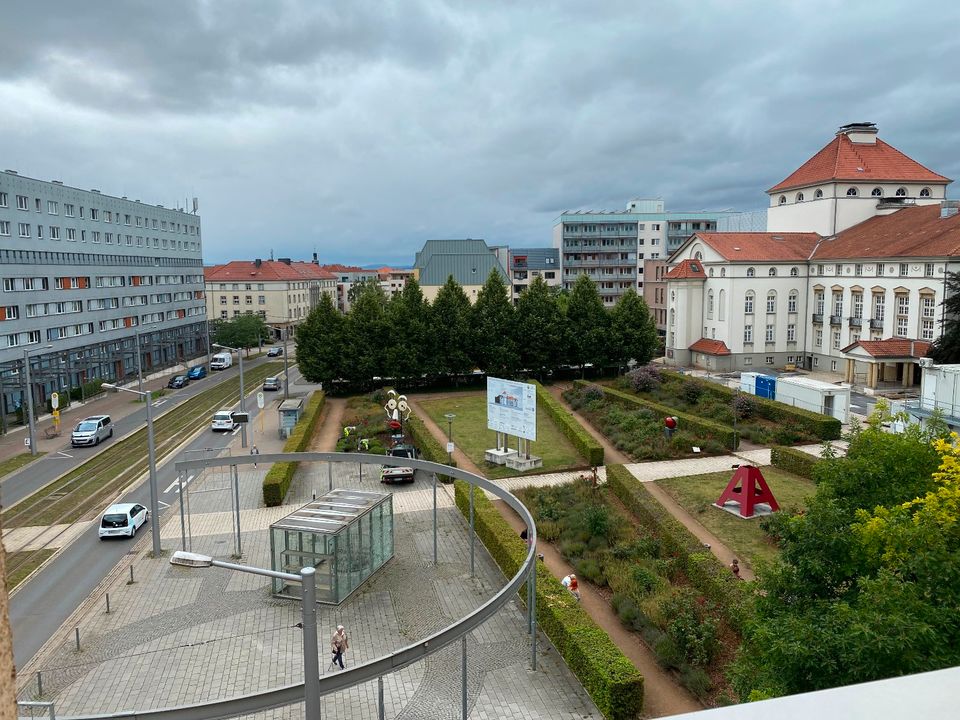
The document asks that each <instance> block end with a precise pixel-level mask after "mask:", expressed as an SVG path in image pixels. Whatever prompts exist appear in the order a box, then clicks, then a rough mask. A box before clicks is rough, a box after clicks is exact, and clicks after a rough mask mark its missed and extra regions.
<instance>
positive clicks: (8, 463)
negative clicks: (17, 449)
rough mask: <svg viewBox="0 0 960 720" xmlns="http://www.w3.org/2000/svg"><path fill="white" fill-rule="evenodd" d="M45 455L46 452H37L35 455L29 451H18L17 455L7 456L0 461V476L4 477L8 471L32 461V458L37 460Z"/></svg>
mask: <svg viewBox="0 0 960 720" xmlns="http://www.w3.org/2000/svg"><path fill="white" fill-rule="evenodd" d="M44 455H46V453H42V452H38V453H37V454H36V456H34V455H31V454H30V453H29V452H25V453H20V454H19V455H14V456H13V457H12V458H7V459H6V460H4V461H3V462H0V478H3V477H6V476H7V475H9V474H10V473H13V472H16V471H17V470H19V469H20V468H22V467H23V466H24V465H28V464H29V463H32V462H33V461H34V460H38V459H40V458H41V457H43V456H44Z"/></svg>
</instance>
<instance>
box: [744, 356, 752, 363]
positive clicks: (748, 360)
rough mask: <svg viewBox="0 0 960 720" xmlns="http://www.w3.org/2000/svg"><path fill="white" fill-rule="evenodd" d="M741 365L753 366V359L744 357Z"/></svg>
mask: <svg viewBox="0 0 960 720" xmlns="http://www.w3.org/2000/svg"><path fill="white" fill-rule="evenodd" d="M743 364H744V365H753V358H752V357H745V358H744V359H743Z"/></svg>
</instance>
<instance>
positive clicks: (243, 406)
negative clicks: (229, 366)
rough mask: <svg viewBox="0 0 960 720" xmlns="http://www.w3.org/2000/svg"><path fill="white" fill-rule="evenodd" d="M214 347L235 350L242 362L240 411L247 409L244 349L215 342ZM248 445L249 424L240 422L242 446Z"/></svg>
mask: <svg viewBox="0 0 960 720" xmlns="http://www.w3.org/2000/svg"><path fill="white" fill-rule="evenodd" d="M213 347H216V348H221V349H223V350H229V351H230V352H235V353H236V354H237V358H238V359H239V362H240V412H246V411H247V403H246V401H245V400H244V397H243V396H244V391H243V351H242V350H241V349H240V348H234V347H230V346H228V345H221V344H220V343H213ZM246 446H247V424H246V423H240V447H246Z"/></svg>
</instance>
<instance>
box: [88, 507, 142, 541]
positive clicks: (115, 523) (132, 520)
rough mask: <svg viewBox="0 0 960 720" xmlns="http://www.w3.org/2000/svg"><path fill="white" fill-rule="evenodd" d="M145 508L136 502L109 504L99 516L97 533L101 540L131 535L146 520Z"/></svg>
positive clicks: (135, 532) (134, 533)
mask: <svg viewBox="0 0 960 720" xmlns="http://www.w3.org/2000/svg"><path fill="white" fill-rule="evenodd" d="M147 515H148V513H147V509H146V508H145V507H144V506H143V505H138V504H137V503H120V504H118V505H111V506H110V507H108V508H107V511H106V512H105V513H104V514H103V517H102V518H100V528H99V530H98V531H97V534H98V535H100V539H101V540H105V539H106V538H108V537H131V538H132V537H133V536H134V535H136V534H137V530H138V529H139V528H140V526H141V525H143V524H144V523H145V522H146V521H147Z"/></svg>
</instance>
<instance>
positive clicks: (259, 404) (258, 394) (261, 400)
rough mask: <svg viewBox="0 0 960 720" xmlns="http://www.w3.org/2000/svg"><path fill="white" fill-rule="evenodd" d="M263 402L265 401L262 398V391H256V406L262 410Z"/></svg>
mask: <svg viewBox="0 0 960 720" xmlns="http://www.w3.org/2000/svg"><path fill="white" fill-rule="evenodd" d="M264 402H265V401H264V399H263V391H262V390H261V391H260V392H258V393H257V407H258V408H260V409H261V410H263V405H264Z"/></svg>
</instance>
